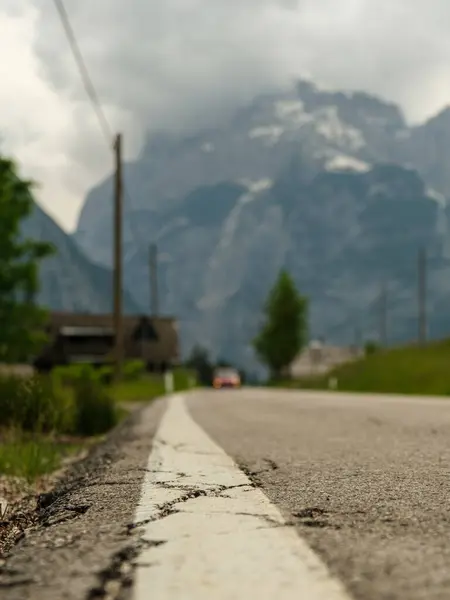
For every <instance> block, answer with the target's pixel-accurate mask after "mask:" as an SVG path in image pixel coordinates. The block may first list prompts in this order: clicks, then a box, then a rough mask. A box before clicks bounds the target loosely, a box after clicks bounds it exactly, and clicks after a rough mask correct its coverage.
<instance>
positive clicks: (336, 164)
mask: <svg viewBox="0 0 450 600" xmlns="http://www.w3.org/2000/svg"><path fill="white" fill-rule="evenodd" d="M325 169H326V170H327V171H357V172H359V173H367V172H368V171H370V170H371V166H370V165H369V164H368V163H366V162H364V161H362V160H359V159H357V158H354V157H353V156H346V155H344V154H337V155H335V156H334V157H333V158H332V159H331V160H329V161H328V162H327V163H326V165H325Z"/></svg>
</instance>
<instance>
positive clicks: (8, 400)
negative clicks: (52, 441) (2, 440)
mask: <svg viewBox="0 0 450 600" xmlns="http://www.w3.org/2000/svg"><path fill="white" fill-rule="evenodd" d="M70 405H71V402H70V396H69V394H68V393H64V391H63V390H62V389H58V387H57V385H56V383H55V382H53V381H52V379H51V378H50V377H43V376H39V375H37V376H33V377H20V376H14V375H8V376H3V377H0V425H3V426H8V427H17V428H19V429H22V430H23V431H31V432H37V431H40V432H50V431H56V430H64V429H68V428H70V426H71V406H70Z"/></svg>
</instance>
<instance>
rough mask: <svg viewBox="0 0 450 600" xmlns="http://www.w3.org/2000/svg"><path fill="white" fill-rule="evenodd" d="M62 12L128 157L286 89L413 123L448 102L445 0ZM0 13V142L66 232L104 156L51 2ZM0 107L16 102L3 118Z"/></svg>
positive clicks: (178, 1)
mask: <svg viewBox="0 0 450 600" xmlns="http://www.w3.org/2000/svg"><path fill="white" fill-rule="evenodd" d="M65 4H66V7H67V10H68V12H69V14H70V16H71V18H72V23H73V26H74V29H75V31H76V34H77V38H78V41H79V45H80V47H81V49H82V52H83V55H84V56H85V59H86V62H87V64H88V66H89V70H90V73H91V75H92V78H93V80H94V81H95V84H96V88H97V90H98V93H99V96H100V98H101V100H102V103H103V106H104V108H105V112H106V114H107V116H108V119H109V121H110V122H111V124H112V127H113V129H121V130H123V131H124V132H125V135H126V137H125V148H126V151H127V153H128V154H129V155H132V154H134V153H136V152H137V150H138V148H139V145H140V143H141V142H142V139H143V137H144V136H145V134H146V131H147V130H151V129H160V128H165V127H170V128H174V129H179V128H190V127H196V126H198V125H208V124H211V123H213V122H215V121H216V120H217V119H221V118H223V117H224V116H225V115H227V114H229V111H231V110H233V108H234V107H236V106H237V105H241V104H243V103H245V102H247V101H249V100H250V99H251V98H252V97H253V96H254V95H255V94H256V93H258V92H259V91H263V90H267V89H271V88H273V87H278V86H284V85H287V84H289V82H291V81H292V79H294V78H295V77H296V76H298V75H309V76H311V77H312V78H313V79H314V80H315V81H318V82H319V83H321V84H323V85H325V86H328V87H335V88H347V89H365V90H367V91H369V92H373V93H377V94H379V95H381V96H384V97H386V98H388V99H390V100H394V101H397V102H399V103H400V104H401V105H402V106H403V107H404V109H405V110H406V112H407V115H408V116H409V118H411V119H413V120H414V119H422V118H424V117H425V116H426V115H429V114H431V113H433V112H435V111H436V110H438V109H439V108H440V107H442V106H443V105H444V104H446V103H447V102H448V98H449V97H450V79H449V78H448V77H447V70H448V63H449V61H450V44H449V43H448V41H447V37H448V36H447V31H446V23H448V22H449V19H450V4H449V3H448V0H428V2H426V3H425V2H422V1H420V2H419V0H378V2H373V0H340V1H339V2H337V1H336V0H155V1H153V2H148V1H147V0H130V1H129V2H123V0H96V1H95V2H89V1H88V0H65ZM3 5H4V6H3ZM11 10H12V11H13V12H11ZM2 11H4V13H3V14H4V15H5V16H3V17H2V16H0V32H1V33H2V32H3V30H5V32H6V35H7V37H8V36H9V37H8V40H7V41H5V38H4V36H3V35H0V51H1V50H2V49H3V52H2V55H3V56H4V55H5V49H8V52H7V55H9V56H11V57H12V58H11V63H7V64H6V65H1V66H0V69H1V72H2V73H3V80H2V84H4V82H5V80H6V81H7V82H8V89H9V92H8V91H7V92H6V93H5V92H4V89H5V86H4V85H2V90H0V107H2V113H3V114H2V116H0V130H1V131H2V132H3V133H4V137H5V140H6V141H9V143H10V145H11V148H14V149H15V151H18V152H19V155H20V158H21V162H23V163H24V164H26V165H28V166H29V167H30V169H31V168H33V169H34V171H35V172H36V173H37V174H38V175H40V176H41V180H43V181H44V182H45V194H43V196H42V198H43V199H42V201H43V203H44V204H45V205H46V207H48V206H51V210H52V212H53V214H56V213H57V214H58V215H59V218H60V220H62V221H63V222H64V224H65V225H66V226H68V227H71V226H73V224H74V218H75V214H76V211H77V209H78V207H79V206H80V202H81V200H82V197H83V194H84V192H85V190H86V188H88V187H89V186H91V185H92V184H94V183H95V182H96V181H97V180H98V178H100V177H102V176H104V175H105V174H106V173H107V172H108V171H109V170H110V168H111V156H110V154H109V153H108V151H107V149H106V147H105V144H104V140H103V139H102V137H101V134H100V131H99V127H98V123H97V122H96V119H95V116H94V114H93V113H92V110H91V108H90V106H89V104H88V102H87V100H86V96H85V92H84V89H83V87H82V85H81V82H80V78H79V74H78V72H77V70H76V67H75V63H74V61H73V58H72V56H71V54H70V50H69V47H68V44H67V40H66V39H65V36H64V32H63V29H62V27H61V23H60V22H59V19H58V15H57V13H56V11H55V8H54V6H53V4H52V2H50V1H47V2H42V0H14V2H13V1H12V0H7V2H6V4H5V2H4V3H3V4H2ZM1 14H2V13H1V12H0V15H1ZM11 50H12V51H11ZM8 64H9V67H8ZM8 69H9V71H8ZM6 71H8V73H6V75H5V72H6ZM5 77H6V79H5ZM24 86H26V87H24ZM8 93H10V94H11V95H12V96H14V97H17V96H20V101H19V102H18V103H17V104H16V105H13V106H9V102H11V98H10V99H9V100H8ZM13 104H14V103H13ZM5 128H6V133H5Z"/></svg>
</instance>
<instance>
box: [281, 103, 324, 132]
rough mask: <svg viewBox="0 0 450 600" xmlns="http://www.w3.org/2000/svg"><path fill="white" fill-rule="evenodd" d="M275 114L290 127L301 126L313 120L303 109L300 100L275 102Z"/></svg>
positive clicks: (303, 106)
mask: <svg viewBox="0 0 450 600" xmlns="http://www.w3.org/2000/svg"><path fill="white" fill-rule="evenodd" d="M275 116H276V117H277V118H278V119H280V120H282V121H287V122H288V123H289V125H290V126H291V127H292V126H294V127H299V126H300V127H301V126H302V125H304V124H305V123H309V122H311V121H313V120H314V117H313V115H312V114H311V113H308V112H307V111H306V110H305V105H304V104H303V102H302V101H301V100H280V101H278V102H275Z"/></svg>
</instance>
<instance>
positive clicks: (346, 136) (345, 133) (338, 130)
mask: <svg viewBox="0 0 450 600" xmlns="http://www.w3.org/2000/svg"><path fill="white" fill-rule="evenodd" d="M315 115H316V116H317V120H316V121H315V128H316V131H317V133H319V134H320V135H321V136H322V137H324V138H325V139H326V140H327V141H329V142H331V143H334V144H336V145H337V146H339V147H347V148H349V149H351V150H360V149H361V148H363V147H364V146H365V145H366V142H365V140H364V136H363V134H362V133H361V131H359V129H356V128H355V127H352V126H351V125H348V124H347V123H344V121H342V120H341V119H340V117H339V114H338V109H337V107H336V106H324V107H323V108H321V109H319V110H317V111H316V112H315Z"/></svg>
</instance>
